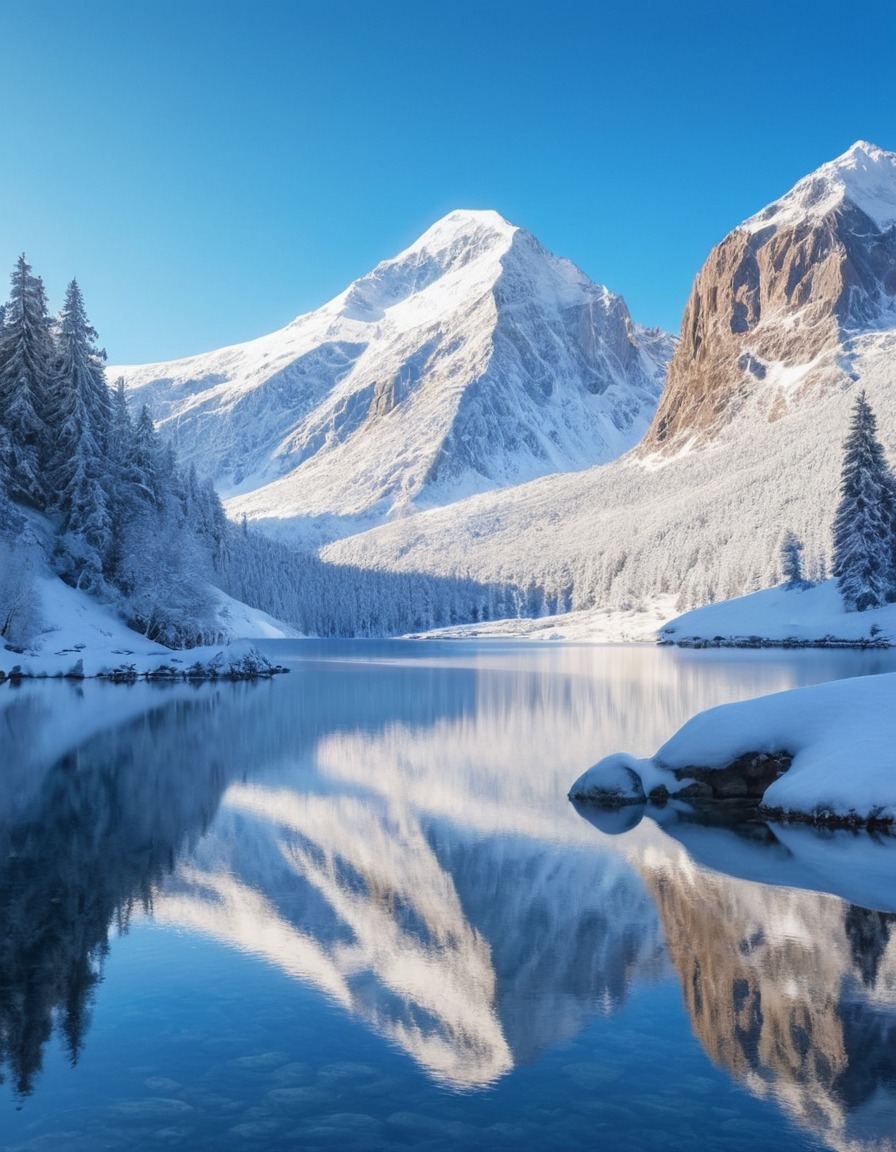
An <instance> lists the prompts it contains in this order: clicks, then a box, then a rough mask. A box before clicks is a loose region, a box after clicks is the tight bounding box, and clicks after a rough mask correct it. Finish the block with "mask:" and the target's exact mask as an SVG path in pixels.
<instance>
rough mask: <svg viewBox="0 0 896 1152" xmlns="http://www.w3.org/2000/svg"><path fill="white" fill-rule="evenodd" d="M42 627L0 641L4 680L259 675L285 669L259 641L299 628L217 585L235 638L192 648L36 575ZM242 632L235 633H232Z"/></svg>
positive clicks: (221, 611)
mask: <svg viewBox="0 0 896 1152" xmlns="http://www.w3.org/2000/svg"><path fill="white" fill-rule="evenodd" d="M35 586H36V589H37V593H38V596H39V602H40V615H41V618H42V620H43V621H44V627H43V629H42V631H41V632H40V633H39V634H38V635H37V636H35V637H34V639H33V640H32V642H31V643H30V644H27V645H26V644H16V645H14V644H9V643H7V644H3V642H2V640H0V684H3V683H6V682H11V683H13V684H16V683H18V682H20V681H22V680H46V679H53V680H56V679H62V680H93V679H101V680H107V681H110V682H112V683H116V684H118V683H122V684H132V683H134V682H135V681H137V680H192V681H199V680H256V679H262V678H265V679H266V678H268V677H270V676H273V675H276V674H277V673H278V672H286V671H288V669H286V668H281V667H280V666H279V665H275V664H273V663H272V662H271V661H270V660H269V659H268V658H267V657H266V656H264V655H263V654H262V653H261V652H259V651H258V649H257V648H256V647H255V644H254V641H255V640H256V639H265V638H267V639H275V638H278V637H289V636H290V635H291V634H292V635H294V634H295V633H294V632H292V630H290V629H288V628H287V627H286V625H283V624H281V623H280V622H279V621H277V620H274V619H273V617H270V616H267V615H266V614H265V613H263V612H258V611H256V610H255V609H252V608H249V607H248V606H247V605H245V604H241V603H240V602H239V601H236V600H233V599H231V598H230V597H229V596H225V595H224V594H223V593H221V592H220V591H219V590H217V589H214V590H213V592H214V595H215V598H216V601H217V605H218V608H217V611H218V618H219V620H220V622H221V630H222V632H223V633H225V635H226V634H228V633H229V634H230V636H231V637H233V638H232V639H230V640H229V641H224V642H221V643H218V644H208V645H204V646H201V647H195V648H181V649H173V648H168V647H167V646H166V645H164V644H159V643H158V642H155V641H152V640H148V639H147V638H146V637H145V636H142V635H141V634H140V633H139V632H135V631H133V629H131V628H128V626H127V625H126V624H125V623H124V621H122V620H120V619H119V618H118V617H117V616H116V615H115V613H114V611H113V610H112V609H111V607H110V606H109V605H107V604H103V603H102V602H101V601H99V600H95V599H93V597H91V596H88V595H86V594H85V593H83V592H78V591H77V590H76V589H74V588H70V587H69V586H68V585H67V584H64V583H63V582H62V581H61V580H60V579H59V578H58V577H56V576H52V575H49V574H42V575H39V576H37V577H36V581H35ZM237 630H238V631H239V633H240V635H239V637H238V638H237V637H236V635H235V633H236V632H237Z"/></svg>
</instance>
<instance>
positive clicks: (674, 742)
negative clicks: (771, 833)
mask: <svg viewBox="0 0 896 1152" xmlns="http://www.w3.org/2000/svg"><path fill="white" fill-rule="evenodd" d="M894 699H896V673H890V674H887V675H882V676H862V677H857V678H855V679H850V680H836V681H834V682H832V683H829V684H819V685H813V686H812V687H809V688H795V689H792V690H790V691H788V692H778V693H775V694H774V695H771V696H761V697H759V698H757V699H755V700H747V701H742V702H739V703H735V704H723V705H721V706H720V707H717V708H711V709H709V710H708V711H706V712H701V713H699V714H698V715H697V716H695V717H693V718H692V719H691V720H689V721H688V722H687V723H686V724H685V725H684V726H683V727H682V728H681V729H679V731H678V732H677V733H676V734H675V735H674V736H673V737H672V739H671V740H669V741H667V743H665V744H664V745H663V746H662V748H660V749H659V751H658V752H657V753H656V755H655V756H654V757H653V758H652V760H647V761H636V760H633V759H632V758H631V757H626V758H625V759H624V760H621V759H619V758H618V757H616V758H614V757H608V758H607V760H604V761H601V762H600V763H599V764H597V765H595V766H594V768H592V769H589V771H588V772H586V773H585V774H584V775H583V776H581V777H580V778H579V780H577V781H576V783H575V784H574V785H573V787H572V789H571V791H570V797H571V798H574V799H586V800H587V799H591V800H594V801H596V802H597V803H601V802H602V799H601V791H602V790H606V789H607V788H610V786H611V785H612V784H613V781H614V774H615V776H618V775H619V772H620V764H622V765H623V766H624V767H625V768H626V769H628V770H629V771H633V772H635V773H636V774H637V775H638V776H639V777H640V782H641V789H642V792H641V795H642V796H643V795H644V794H645V793H646V794H648V795H649V794H650V793H651V792H652V791H653V790H654V789H655V788H656V787H657V786H658V784H659V783H662V784H664V785H665V787H666V789H667V790H668V792H669V793H670V794H671V795H672V796H673V797H674V796H675V795H676V794H677V795H678V796H679V797H682V796H685V797H687V798H692V797H693V796H694V795H695V794H699V795H705V796H706V798H707V799H712V798H713V797H717V796H718V795H719V792H718V790H716V789H713V787H712V777H713V774H714V773H721V772H725V773H726V774H730V771H731V769H732V765H736V764H738V763H743V764H744V765H747V766H752V765H755V764H759V765H760V766H762V765H767V766H770V767H771V768H772V769H773V770H776V771H780V769H781V768H782V767H784V765H786V763H787V761H788V760H789V759H790V757H792V762H791V763H790V766H789V768H786V770H785V771H783V774H781V775H778V778H777V779H774V780H773V782H772V783H770V784H769V785H768V786H767V787H766V788H765V791H764V793H763V795H762V805H761V806H762V809H763V810H764V811H765V812H766V813H768V814H776V815H780V816H782V817H785V818H802V819H809V820H812V821H814V822H818V823H825V824H849V825H853V824H854V825H859V824H862V825H872V826H881V827H892V826H893V824H894V823H896V710H894V708H893V701H894ZM614 760H615V761H618V763H614ZM745 772H746V768H745ZM772 774H774V771H773V773H772ZM726 778H727V776H726ZM720 779H721V777H720ZM707 781H708V783H707ZM617 791H618V790H617ZM637 793H638V789H637V788H636V786H635V785H634V784H631V783H629V794H630V797H631V800H632V801H635V800H636V799H637ZM731 795H732V796H733V795H734V793H731ZM617 802H618V800H617Z"/></svg>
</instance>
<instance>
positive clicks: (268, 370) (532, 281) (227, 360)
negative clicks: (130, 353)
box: [112, 211, 671, 543]
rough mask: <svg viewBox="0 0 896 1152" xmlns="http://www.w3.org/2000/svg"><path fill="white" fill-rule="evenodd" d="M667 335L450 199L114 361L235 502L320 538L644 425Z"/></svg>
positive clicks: (282, 526)
mask: <svg viewBox="0 0 896 1152" xmlns="http://www.w3.org/2000/svg"><path fill="white" fill-rule="evenodd" d="M670 351H671V337H665V336H663V335H662V334H658V333H657V332H656V331H655V330H648V329H640V328H638V327H637V326H636V325H634V324H633V323H632V321H631V318H630V316H629V313H628V309H627V308H626V306H625V303H624V301H623V300H622V298H621V297H619V296H616V295H615V294H614V293H612V292H610V291H609V290H608V289H606V288H603V287H601V286H598V285H595V284H592V282H591V281H590V280H589V279H588V278H587V277H586V276H585V274H584V273H583V272H581V271H580V270H579V269H578V268H576V266H575V265H574V264H572V263H571V262H570V261H568V260H564V259H561V258H559V257H555V256H553V255H552V254H551V253H549V252H547V250H546V249H544V248H543V246H542V245H541V244H540V243H539V242H538V241H537V240H536V239H535V237H533V236H531V235H530V234H529V233H527V232H525V231H524V230H523V229H521V228H517V227H515V226H514V225H512V224H509V223H508V222H507V221H505V220H504V219H503V218H502V217H500V216H499V215H498V214H497V213H495V212H491V211H476V212H470V211H457V212H453V213H450V214H449V215H448V216H446V217H444V218H443V219H442V220H440V221H437V222H436V224H434V225H433V226H432V227H431V228H430V229H429V230H427V232H425V233H424V234H423V236H421V237H420V239H419V240H417V241H416V242H415V243H414V244H412V245H411V246H410V247H409V248H407V249H405V250H404V251H403V252H401V253H399V254H398V256H396V257H394V258H392V259H390V260H386V261H383V262H382V263H380V264H379V265H377V266H376V268H374V269H373V270H372V271H371V272H370V273H368V274H367V275H366V276H363V277H361V278H360V279H359V280H357V281H355V282H354V283H353V284H352V285H350V286H349V287H348V288H347V289H346V290H345V291H344V292H343V293H341V294H340V295H339V296H337V297H335V298H334V299H333V300H332V301H330V302H329V303H327V304H325V305H324V306H323V307H322V308H320V309H318V310H316V311H315V312H312V313H308V314H306V315H304V316H300V317H297V318H296V319H295V320H293V321H292V322H291V323H290V324H289V325H287V326H286V328H284V329H282V330H281V331H280V332H276V333H272V334H271V335H269V336H266V337H261V338H259V339H258V340H255V341H251V342H249V343H247V344H242V345H234V346H231V347H229V348H224V349H219V350H218V351H217V352H213V353H209V354H206V355H203V356H194V357H187V358H185V359H183V360H179V361H171V362H168V363H165V364H159V365H147V366H129V367H123V368H118V369H112V371H113V372H119V373H120V374H122V375H123V376H124V377H125V380H126V382H127V384H128V387H129V389H130V392H131V396H132V399H133V400H135V401H137V402H138V403H139V402H141V401H144V402H146V403H148V404H149V407H150V409H151V411H152V412H153V415H154V416H155V418H156V419H157V421H159V423H160V425H161V428H162V430H163V432H168V433H169V434H170V435H171V436H172V438H173V440H174V442H175V444H176V446H177V449H178V451H179V453H180V454H181V455H182V456H183V457H184V458H185V459H186V460H192V461H193V462H194V463H196V465H197V467H198V468H199V469H200V470H201V471H204V472H206V473H210V474H212V475H214V476H215V477H216V480H217V482H218V485H219V488H220V489H221V490H222V494H223V495H224V496H225V498H227V499H228V511H229V512H230V513H231V515H234V516H237V517H239V516H241V515H244V514H245V515H247V516H248V518H249V519H250V520H253V521H256V522H259V523H260V524H261V525H262V526H264V527H265V528H266V529H267V530H269V531H272V532H273V533H274V534H280V535H284V536H286V537H287V538H290V539H292V540H297V539H298V540H300V541H305V542H306V543H319V542H321V541H324V542H325V541H326V540H328V539H332V538H334V537H338V536H341V535H345V534H347V533H350V532H353V531H356V530H358V529H359V528H366V527H370V526H372V524H375V523H377V522H381V521H383V520H385V519H391V518H395V517H401V516H406V515H408V514H410V513H413V512H416V511H418V510H419V509H421V508H426V507H432V506H438V505H440V504H443V503H446V502H449V501H451V500H453V499H456V498H457V497H459V496H464V495H468V494H470V493H473V492H477V491H486V490H489V489H490V488H493V487H496V486H502V485H507V484H513V483H518V482H520V481H523V480H528V479H531V478H533V477H534V476H537V475H543V474H545V473H547V472H552V471H566V470H569V469H573V468H582V467H586V466H588V465H589V464H591V463H595V462H597V461H599V460H603V459H608V458H611V457H613V456H615V455H618V454H619V453H620V452H622V451H624V450H625V449H627V448H629V447H631V446H632V444H634V443H635V442H636V441H637V439H638V438H639V437H640V435H641V434H642V433H643V431H644V429H645V428H646V426H647V423H648V420H649V418H650V415H651V414H652V412H653V409H654V407H655V405H656V402H657V399H658V396H659V391H660V386H661V379H662V376H663V374H664V368H665V363H666V361H667V359H668V355H669V354H670Z"/></svg>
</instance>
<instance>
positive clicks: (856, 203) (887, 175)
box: [643, 141, 896, 452]
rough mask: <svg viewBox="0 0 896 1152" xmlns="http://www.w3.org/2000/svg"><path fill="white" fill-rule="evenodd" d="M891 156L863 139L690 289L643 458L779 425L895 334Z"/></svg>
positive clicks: (740, 231) (727, 244)
mask: <svg viewBox="0 0 896 1152" xmlns="http://www.w3.org/2000/svg"><path fill="white" fill-rule="evenodd" d="M894 300H896V155H894V153H892V152H884V151H883V150H882V149H880V148H877V147H875V146H874V145H873V144H867V143H865V142H864V141H859V142H858V143H856V144H854V145H853V146H852V148H850V149H849V151H848V152H845V153H844V154H843V155H842V156H839V157H838V158H837V159H836V160H832V161H831V162H830V163H828V164H823V165H822V166H821V167H820V168H819V169H818V170H817V171H816V172H813V173H812V174H811V175H809V176H806V177H805V178H804V179H802V180H800V181H799V183H798V184H796V185H795V187H794V188H793V189H791V191H790V192H788V193H787V195H786V196H783V197H782V198H781V199H780V200H776V201H775V202H774V203H773V204H770V205H769V206H768V207H767V208H764V209H763V210H762V211H761V212H758V213H757V214H756V215H755V216H751V217H750V218H749V219H748V220H746V221H744V223H743V224H742V225H740V227H738V228H735V229H734V231H733V232H731V233H729V234H728V236H726V237H725V239H724V240H723V241H722V242H721V244H718V245H717V246H716V247H715V248H714V249H713V250H712V252H711V253H710V254H709V257H708V259H707V261H706V263H705V264H704V266H703V268H702V269H701V271H700V273H699V274H698V276H697V278H696V280H695V281H694V287H693V290H692V292H691V296H690V299H689V301H688V304H687V308H686V309H685V314H684V319H683V321H682V327H681V342H680V344H679V346H678V349H677V351H676V354H675V356H674V357H673V360H672V364H671V365H670V369H669V382H668V386H667V388H666V390H665V393H664V395H663V399H662V402H661V404H660V406H659V409H658V411H657V414H656V417H655V419H654V421H653V423H652V425H651V428H650V431H649V432H648V434H647V436H646V437H645V440H644V445H643V448H644V450H645V451H655V450H659V451H662V452H670V451H673V452H674V451H677V450H680V449H681V447H682V446H683V445H685V444H688V443H695V442H696V443H702V442H706V440H707V439H711V438H712V437H713V436H715V435H717V434H718V433H719V432H720V431H721V430H723V429H724V428H725V427H726V426H727V425H728V424H729V423H730V422H731V421H732V420H733V419H735V417H736V416H737V414H738V413H739V412H741V411H743V410H747V411H748V412H749V414H750V416H751V418H755V419H758V420H775V419H777V418H778V417H780V416H781V415H783V413H785V412H787V411H788V410H790V409H791V408H794V407H799V406H801V405H803V404H805V403H807V402H809V398H810V396H812V397H814V398H818V397H820V396H824V395H829V394H830V393H831V392H832V391H836V390H837V389H839V388H841V387H842V386H843V385H844V383H846V382H848V378H849V372H850V366H849V363H848V361H849V358H850V355H851V351H852V350H851V347H850V344H849V341H850V336H851V335H853V334H854V333H856V332H859V331H863V330H867V329H869V328H871V329H877V328H886V329H892V328H893V326H894V323H896V315H894V311H893V308H894Z"/></svg>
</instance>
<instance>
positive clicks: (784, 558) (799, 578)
mask: <svg viewBox="0 0 896 1152" xmlns="http://www.w3.org/2000/svg"><path fill="white" fill-rule="evenodd" d="M780 557H781V576H782V579H783V583H784V585H785V586H786V587H787V588H806V587H808V581H807V580H806V578H805V576H804V575H803V542H802V540H800V539H799V538H798V537H797V536H796V535H795V534H794V533H793V532H791V531H790V529H788V530H787V531H786V532H785V533H784V539H783V540H782V541H781V548H780Z"/></svg>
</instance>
